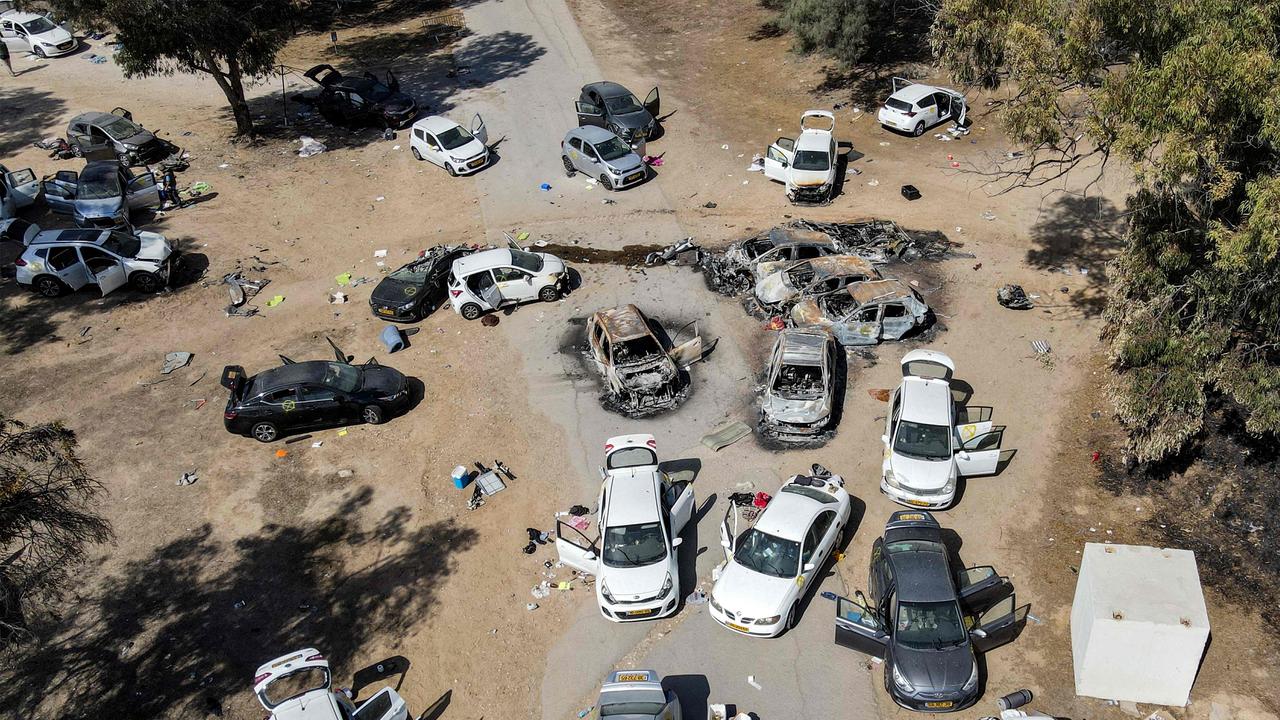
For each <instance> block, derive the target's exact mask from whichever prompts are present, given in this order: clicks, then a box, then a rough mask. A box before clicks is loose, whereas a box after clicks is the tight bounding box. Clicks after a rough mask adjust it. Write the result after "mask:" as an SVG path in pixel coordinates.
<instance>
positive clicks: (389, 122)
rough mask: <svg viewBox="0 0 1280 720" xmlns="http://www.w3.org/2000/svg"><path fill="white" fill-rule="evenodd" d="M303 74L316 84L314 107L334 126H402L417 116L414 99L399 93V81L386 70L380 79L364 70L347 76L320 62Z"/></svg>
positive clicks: (393, 74) (416, 105) (416, 103)
mask: <svg viewBox="0 0 1280 720" xmlns="http://www.w3.org/2000/svg"><path fill="white" fill-rule="evenodd" d="M303 75H305V76H306V77H307V78H308V79H310V80H311V81H312V82H314V83H316V84H317V85H319V86H320V95H319V96H318V97H317V98H316V101H315V102H316V110H318V111H319V113H320V116H321V117H323V118H324V119H325V120H328V121H329V122H331V123H333V124H334V125H341V126H344V127H362V126H370V125H371V126H373V127H381V128H402V127H404V126H406V125H408V124H409V123H411V122H413V120H414V118H416V117H418V102H417V101H416V100H414V99H413V98H412V97H410V96H409V95H407V94H405V93H403V92H400V80H399V79H397V78H396V74H395V73H393V72H391V71H390V70H388V71H386V73H385V74H384V75H383V76H382V77H381V78H379V77H377V76H376V75H374V74H373V73H371V72H368V71H366V72H365V73H364V74H363V75H360V76H347V75H343V74H342V73H341V72H339V71H337V70H335V69H334V67H333V66H332V65H326V64H321V65H316V66H314V67H312V68H311V69H310V70H308V71H306V72H305V73H303Z"/></svg>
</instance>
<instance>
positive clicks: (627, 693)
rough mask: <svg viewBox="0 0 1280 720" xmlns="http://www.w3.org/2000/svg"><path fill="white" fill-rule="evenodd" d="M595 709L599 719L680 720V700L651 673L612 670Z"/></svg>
mask: <svg viewBox="0 0 1280 720" xmlns="http://www.w3.org/2000/svg"><path fill="white" fill-rule="evenodd" d="M596 709H597V710H598V712H599V717H601V718H617V719H618V720H680V698H678V697H676V694H675V692H674V691H672V690H667V689H665V688H663V687H662V678H661V677H660V676H659V675H658V673H656V672H654V671H652V670H615V671H613V672H611V673H609V677H607V678H605V681H604V683H602V684H601V685H600V699H599V700H597V701H596Z"/></svg>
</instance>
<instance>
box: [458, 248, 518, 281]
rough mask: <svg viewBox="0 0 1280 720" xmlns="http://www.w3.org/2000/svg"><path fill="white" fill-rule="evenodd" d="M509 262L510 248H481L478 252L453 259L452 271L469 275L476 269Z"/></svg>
mask: <svg viewBox="0 0 1280 720" xmlns="http://www.w3.org/2000/svg"><path fill="white" fill-rule="evenodd" d="M510 264H511V249H510V248H494V249H492V250H481V251H480V252H475V253H471V254H470V255H468V256H466V257H460V258H458V259H457V260H454V261H453V273H454V274H455V275H470V274H471V273H473V272H476V271H477V270H488V269H490V268H495V267H503V266H506V265H510Z"/></svg>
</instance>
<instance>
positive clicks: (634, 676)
mask: <svg viewBox="0 0 1280 720" xmlns="http://www.w3.org/2000/svg"><path fill="white" fill-rule="evenodd" d="M648 680H649V675H648V673H618V682H647V681H648Z"/></svg>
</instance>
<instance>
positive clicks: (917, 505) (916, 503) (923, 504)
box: [907, 498, 929, 507]
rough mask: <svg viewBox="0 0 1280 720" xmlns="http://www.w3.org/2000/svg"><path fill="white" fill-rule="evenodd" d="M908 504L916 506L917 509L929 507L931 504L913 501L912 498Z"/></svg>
mask: <svg viewBox="0 0 1280 720" xmlns="http://www.w3.org/2000/svg"><path fill="white" fill-rule="evenodd" d="M907 504H908V505H915V506H916V507H929V503H927V502H925V501H923V500H912V499H910V498H907Z"/></svg>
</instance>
